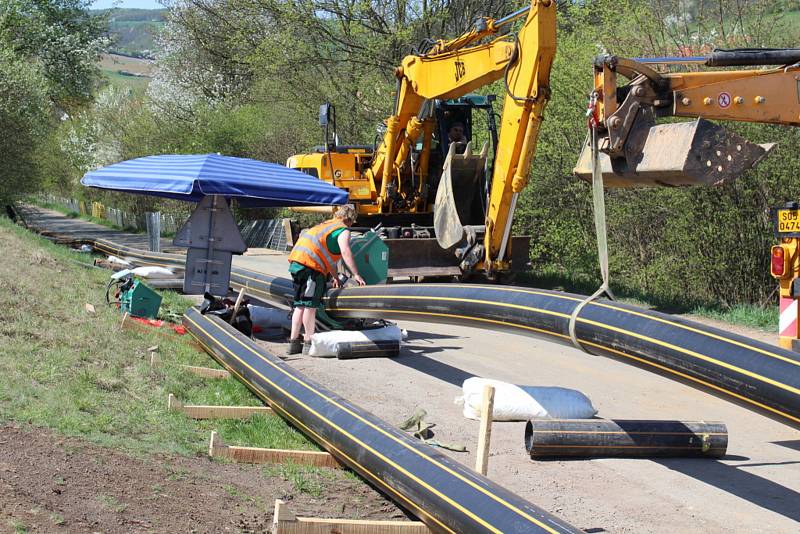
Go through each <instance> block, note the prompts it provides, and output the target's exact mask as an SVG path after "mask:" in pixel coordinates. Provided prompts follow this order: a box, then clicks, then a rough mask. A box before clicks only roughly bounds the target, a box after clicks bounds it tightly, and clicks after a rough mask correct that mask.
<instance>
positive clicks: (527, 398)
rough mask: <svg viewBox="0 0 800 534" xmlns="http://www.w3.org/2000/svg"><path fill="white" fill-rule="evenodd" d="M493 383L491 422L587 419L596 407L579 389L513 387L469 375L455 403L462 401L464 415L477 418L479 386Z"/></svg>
mask: <svg viewBox="0 0 800 534" xmlns="http://www.w3.org/2000/svg"><path fill="white" fill-rule="evenodd" d="M487 384H488V385H491V386H494V414H493V418H492V420H493V421H527V420H529V419H537V418H544V417H549V418H553V419H589V418H591V417H594V415H595V414H596V413H597V410H596V409H595V408H594V406H592V401H591V400H589V398H588V397H587V396H586V395H584V394H583V393H581V392H580V391H577V390H574V389H568V388H561V387H548V386H517V385H514V384H509V383H507V382H502V381H500V380H490V379H487V378H479V377H472V378H468V379H466V380H465V381H464V384H463V385H462V386H461V389H462V391H463V393H464V395H463V397H459V398H458V399H456V402H463V403H464V417H466V418H467V419H480V410H481V403H482V400H483V387H484V386H485V385H487Z"/></svg>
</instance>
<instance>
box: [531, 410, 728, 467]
mask: <svg viewBox="0 0 800 534" xmlns="http://www.w3.org/2000/svg"><path fill="white" fill-rule="evenodd" d="M525 449H526V450H527V451H528V454H530V456H531V458H533V459H542V458H655V457H659V458H664V457H706V458H722V457H723V456H725V452H726V451H727V449H728V430H727V428H726V427H725V425H724V424H723V423H719V422H705V421H652V420H623V419H618V420H614V421H612V420H606V419H555V420H552V419H535V420H531V421H528V424H527V425H526V426H525Z"/></svg>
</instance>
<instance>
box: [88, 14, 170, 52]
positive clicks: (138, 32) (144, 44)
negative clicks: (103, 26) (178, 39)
mask: <svg viewBox="0 0 800 534" xmlns="http://www.w3.org/2000/svg"><path fill="white" fill-rule="evenodd" d="M96 13H98V14H100V15H106V16H108V20H109V24H108V26H109V34H110V35H111V37H112V38H113V39H114V42H113V44H112V45H111V49H110V51H111V52H112V53H116V54H120V55H125V56H133V57H145V58H150V57H152V55H153V50H154V49H155V47H156V44H155V38H156V35H157V34H158V32H159V30H161V28H162V27H163V26H164V20H165V18H164V15H165V13H166V10H165V9H121V8H115V9H102V10H97V11H96Z"/></svg>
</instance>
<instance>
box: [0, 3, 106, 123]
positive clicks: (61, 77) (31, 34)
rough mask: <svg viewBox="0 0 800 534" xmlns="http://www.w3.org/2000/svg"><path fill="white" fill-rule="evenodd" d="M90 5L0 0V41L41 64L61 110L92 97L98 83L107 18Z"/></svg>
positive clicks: (20, 54)
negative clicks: (96, 14) (1, 2)
mask: <svg viewBox="0 0 800 534" xmlns="http://www.w3.org/2000/svg"><path fill="white" fill-rule="evenodd" d="M90 6H91V1H90V0H4V2H3V4H2V7H0V43H2V44H3V45H4V46H5V47H6V48H7V49H8V50H10V51H12V52H13V53H15V54H16V55H18V56H19V57H21V58H26V59H28V60H32V61H35V62H36V63H37V64H38V65H40V67H41V69H42V72H43V73H44V76H45V78H46V79H47V80H48V82H49V83H48V93H49V96H50V97H51V99H52V100H53V102H54V103H56V104H57V105H58V106H59V107H61V108H62V109H67V110H70V109H74V108H75V107H76V106H78V105H81V104H85V103H86V102H88V101H90V100H91V99H92V95H93V93H94V91H95V90H96V89H97V87H98V85H99V82H100V71H99V69H98V67H97V60H98V58H99V55H100V52H101V51H103V49H104V48H105V46H106V45H107V44H108V39H107V38H106V37H105V36H104V34H105V31H106V22H105V20H104V19H103V18H101V17H97V16H93V15H91V14H90V13H89V11H88V9H89V7H90Z"/></svg>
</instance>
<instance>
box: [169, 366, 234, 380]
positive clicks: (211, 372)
mask: <svg viewBox="0 0 800 534" xmlns="http://www.w3.org/2000/svg"><path fill="white" fill-rule="evenodd" d="M181 368H183V369H186V370H187V371H189V372H190V373H192V374H195V375H197V376H202V377H203V378H230V377H231V374H230V373H229V372H228V371H226V370H225V369H212V368H210V367H197V366H195V365H181Z"/></svg>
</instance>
